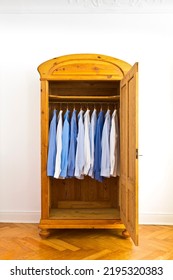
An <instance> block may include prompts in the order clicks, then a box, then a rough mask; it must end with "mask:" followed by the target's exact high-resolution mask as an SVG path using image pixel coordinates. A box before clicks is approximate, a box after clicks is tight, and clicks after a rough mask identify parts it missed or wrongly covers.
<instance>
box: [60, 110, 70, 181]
mask: <svg viewBox="0 0 173 280" xmlns="http://www.w3.org/2000/svg"><path fill="white" fill-rule="evenodd" d="M69 113H70V111H69V110H67V111H66V113H65V115H64V125H63V129H62V152H61V172H60V177H62V178H66V177H67V164H68V152H69V140H70V124H69Z"/></svg>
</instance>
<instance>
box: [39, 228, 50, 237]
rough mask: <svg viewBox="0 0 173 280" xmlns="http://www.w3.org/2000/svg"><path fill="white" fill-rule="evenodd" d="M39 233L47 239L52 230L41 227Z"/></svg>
mask: <svg viewBox="0 0 173 280" xmlns="http://www.w3.org/2000/svg"><path fill="white" fill-rule="evenodd" d="M39 235H40V237H41V238H42V239H46V238H48V237H49V235H50V230H48V229H41V230H40V232H39Z"/></svg>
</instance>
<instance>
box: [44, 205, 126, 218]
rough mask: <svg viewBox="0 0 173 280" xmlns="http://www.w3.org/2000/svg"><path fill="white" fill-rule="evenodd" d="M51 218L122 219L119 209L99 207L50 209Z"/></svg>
mask: <svg viewBox="0 0 173 280" xmlns="http://www.w3.org/2000/svg"><path fill="white" fill-rule="evenodd" d="M49 218H50V219H58V220H65V219H67V220H68V219H72V220H73V219H74V220H75V219H83V220H88V219H93V220H94V219H96V220H99V219H107V220H116V219H120V213H119V210H118V209H116V208H97V209H81V208H76V209H64V208H63V209H50V215H49Z"/></svg>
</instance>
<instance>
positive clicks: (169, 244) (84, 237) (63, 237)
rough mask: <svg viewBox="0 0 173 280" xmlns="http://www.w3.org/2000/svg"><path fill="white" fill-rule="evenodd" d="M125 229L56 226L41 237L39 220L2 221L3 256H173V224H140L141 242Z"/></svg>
mask: <svg viewBox="0 0 173 280" xmlns="http://www.w3.org/2000/svg"><path fill="white" fill-rule="evenodd" d="M121 232H122V230H78V229H77V230H76V229H74V230H71V229H67V230H56V231H53V233H52V235H51V236H50V237H49V238H48V239H46V240H42V239H41V238H40V236H39V234H38V226H37V224H5V223H1V224H0V259H1V260H17V259H18V260H117V259H118V260H161V259H163V260H173V226H153V225H141V226H140V227H139V236H140V239H139V246H138V247H136V246H134V245H133V243H132V241H131V239H130V238H129V239H123V238H122V236H121Z"/></svg>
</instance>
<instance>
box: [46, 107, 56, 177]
mask: <svg viewBox="0 0 173 280" xmlns="http://www.w3.org/2000/svg"><path fill="white" fill-rule="evenodd" d="M56 126H57V116H56V110H54V111H53V117H52V120H51V122H50V128H49V146H48V159H47V176H54V172H55V160H56Z"/></svg>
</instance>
